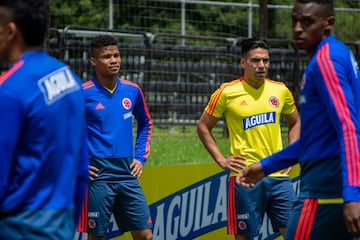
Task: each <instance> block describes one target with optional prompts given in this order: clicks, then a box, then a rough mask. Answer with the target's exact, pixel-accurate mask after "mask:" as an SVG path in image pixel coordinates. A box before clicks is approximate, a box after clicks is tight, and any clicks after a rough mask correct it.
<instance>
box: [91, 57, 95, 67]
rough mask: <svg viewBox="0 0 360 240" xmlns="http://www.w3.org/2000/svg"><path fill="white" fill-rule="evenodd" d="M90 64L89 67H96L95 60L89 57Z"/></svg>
mask: <svg viewBox="0 0 360 240" xmlns="http://www.w3.org/2000/svg"><path fill="white" fill-rule="evenodd" d="M90 63H91V65H93V66H95V65H96V58H94V57H90Z"/></svg>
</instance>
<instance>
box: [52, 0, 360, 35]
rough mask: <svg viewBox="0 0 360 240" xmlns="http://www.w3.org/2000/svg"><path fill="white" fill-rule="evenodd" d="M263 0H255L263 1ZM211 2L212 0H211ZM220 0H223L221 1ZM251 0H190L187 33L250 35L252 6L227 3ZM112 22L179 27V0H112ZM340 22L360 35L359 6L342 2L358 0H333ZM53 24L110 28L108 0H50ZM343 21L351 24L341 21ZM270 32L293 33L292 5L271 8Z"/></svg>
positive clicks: (340, 30)
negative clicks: (195, 0)
mask: <svg viewBox="0 0 360 240" xmlns="http://www.w3.org/2000/svg"><path fill="white" fill-rule="evenodd" d="M259 1H260V0H253V1H252V2H253V3H254V4H259ZM207 2H209V1H207ZM213 2H217V1H213ZM218 2H220V1H218ZM232 2H233V3H243V4H245V3H248V2H249V1H248V0H240V1H234V0H222V1H221V3H223V5H221V4H217V5H204V4H189V3H186V5H185V6H186V28H185V31H186V33H187V34H191V35H206V36H214V35H216V36H222V37H239V36H243V37H246V36H247V35H248V29H249V26H248V23H249V21H248V16H249V11H248V9H247V8H245V7H239V6H235V4H234V5H233V6H224V5H226V4H228V3H232ZM112 4H113V8H112V14H113V19H112V20H113V27H114V28H115V29H126V30H139V31H145V32H154V33H158V32H167V33H178V34H180V33H181V14H182V12H181V1H156V0H126V1H125V0H117V1H116V0H112ZM268 4H269V5H272V6H273V5H281V6H292V4H293V0H268ZM335 6H336V8H339V9H341V11H337V12H336V15H337V26H338V27H337V28H336V29H335V33H336V34H337V36H338V38H339V39H341V40H344V41H357V40H358V39H360V25H359V24H357V21H358V19H359V18H358V16H359V12H345V11H342V9H344V8H349V9H352V10H355V9H357V10H359V9H360V1H355V0H335ZM50 10H51V26H52V27H54V28H63V27H65V26H67V25H81V26H90V27H98V28H108V27H109V25H110V22H109V21H110V20H109V1H104V0H78V1H73V0H51V1H50ZM260 14H261V13H260V12H259V9H258V8H253V9H252V15H253V18H252V20H251V22H252V24H251V27H252V33H253V34H252V35H253V36H257V35H258V34H259V29H260V26H259V23H260V21H259V18H260ZM339 26H351V28H350V27H339ZM268 37H271V38H280V39H289V38H291V9H286V8H279V9H273V8H268Z"/></svg>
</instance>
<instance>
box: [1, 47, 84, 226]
mask: <svg viewBox="0 0 360 240" xmlns="http://www.w3.org/2000/svg"><path fill="white" fill-rule="evenodd" d="M0 113H1V116H0V213H8V212H13V211H15V212H16V211H23V210H46V209H48V210H59V211H63V209H73V208H76V211H77V212H76V216H79V214H80V210H81V205H82V201H83V199H84V196H85V189H86V184H87V182H88V155H87V149H86V128H85V101H84V95H83V92H82V90H81V81H80V79H79V78H78V77H77V76H76V75H75V74H74V73H73V72H72V71H71V70H70V69H69V67H68V66H66V65H65V64H64V63H62V62H60V61H58V60H56V59H55V58H53V57H51V56H49V55H48V54H47V53H46V51H44V50H39V51H31V52H26V53H24V55H23V57H22V58H21V59H20V60H19V61H17V62H16V63H14V64H13V65H11V66H10V69H9V70H8V71H7V72H6V73H4V74H2V75H1V77H0ZM75 221H77V220H76V219H75Z"/></svg>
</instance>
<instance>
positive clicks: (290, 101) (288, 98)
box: [282, 86, 296, 115]
mask: <svg viewBox="0 0 360 240" xmlns="http://www.w3.org/2000/svg"><path fill="white" fill-rule="evenodd" d="M284 92H285V94H284V95H285V104H284V108H283V111H282V114H286V115H288V114H291V113H293V112H294V111H295V110H296V105H295V100H294V96H293V94H292V93H291V91H290V90H289V89H288V88H287V87H286V86H285V91H284Z"/></svg>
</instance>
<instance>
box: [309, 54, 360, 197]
mask: <svg viewBox="0 0 360 240" xmlns="http://www.w3.org/2000/svg"><path fill="white" fill-rule="evenodd" d="M325 50H326V51H324V53H323V54H319V55H318V57H317V59H316V60H317V65H318V68H319V72H320V74H321V78H319V81H318V84H317V91H318V92H319V94H320V96H321V99H322V101H323V104H324V106H325V107H326V111H327V112H328V115H329V116H330V119H329V121H331V122H332V125H333V127H334V129H335V130H336V132H337V136H338V140H339V143H340V152H341V156H340V157H341V167H342V173H343V198H344V201H345V202H349V201H360V194H359V192H360V154H359V139H360V122H359V117H358V115H359V110H360V109H356V104H355V99H356V98H357V96H356V95H358V94H360V91H359V87H360V85H359V81H360V78H359V74H360V72H359V70H358V67H357V68H356V67H355V68H354V67H353V66H354V64H355V63H351V61H350V59H351V56H350V55H352V54H351V52H350V51H348V55H347V54H344V52H343V51H341V52H342V53H343V54H342V55H341V56H340V54H336V56H330V51H329V49H325ZM344 55H345V56H344ZM354 70H355V71H356V72H354ZM355 76H357V77H355ZM354 81H356V82H354ZM354 84H356V85H355V86H354Z"/></svg>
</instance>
